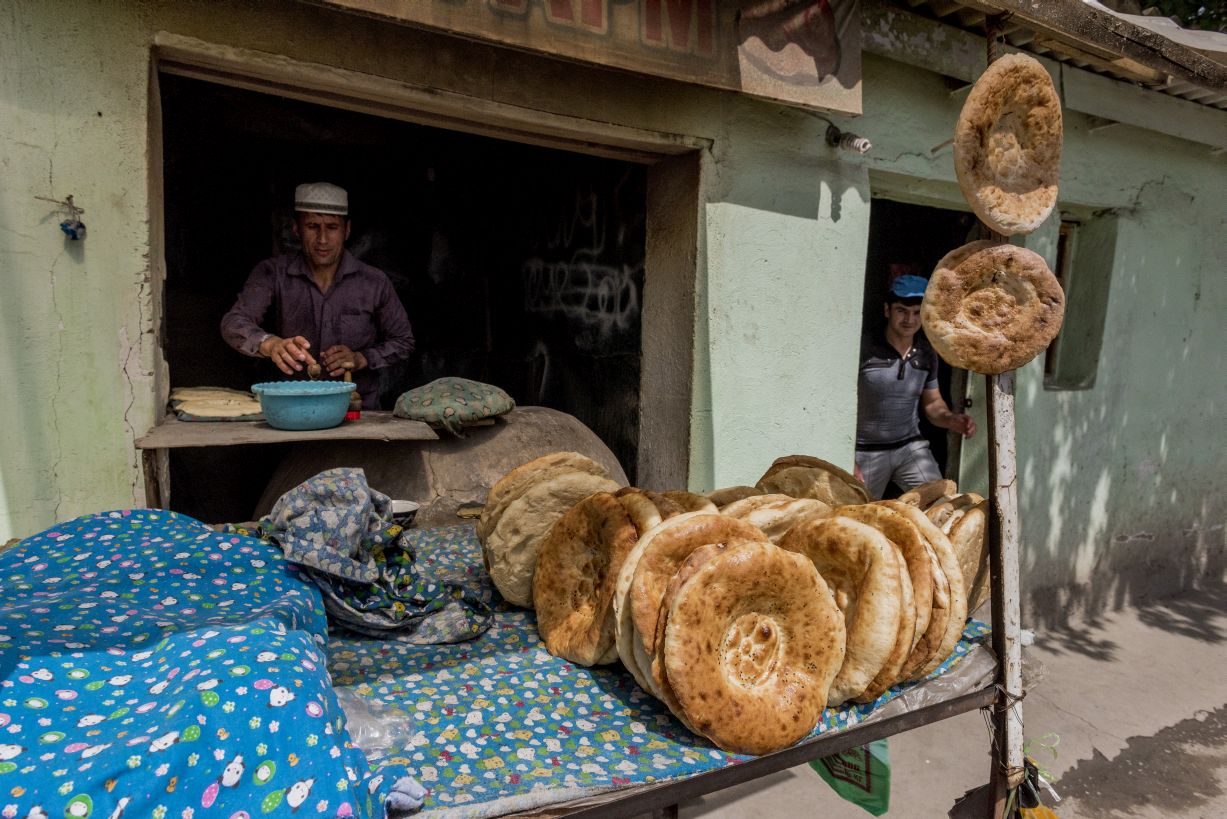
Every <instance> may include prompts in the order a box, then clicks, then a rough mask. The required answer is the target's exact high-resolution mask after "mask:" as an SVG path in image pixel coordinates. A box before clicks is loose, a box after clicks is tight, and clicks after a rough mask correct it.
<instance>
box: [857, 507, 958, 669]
mask: <svg viewBox="0 0 1227 819" xmlns="http://www.w3.org/2000/svg"><path fill="white" fill-rule="evenodd" d="M879 503H881V505H883V506H885V507H887V508H888V509H893V510H895V511H896V512H899V513H901V514H903V515H904V516H905V517H907V519H908V520H910V521H911V522H912V523H913V524H914V525H915V526H916V529H917V530H918V531H919V532H920V536H921V537H922V538H924V539H925V541H926V542H927V543H928V544H929V546H930V547H931V548H932V549H933V554H934V555H936V556H937V561H938V565H939V566H941V571H942V574H944V575H945V576H946V582H947V584H948V585H949V595H950V602H949V609H948V614H947V620H946V629H945V633H944V634H943V635H942V638H941V641H940V642H939V643H938V646H937V650H936V651H934V653H933V656H931V657H929V659H928V660H927V661H926V662H925V663H924V664H923V665H921V666H920V668H918V669H917V670H916V671H915V672H913V673H912V674H910V675H909V676H908V679H909V680H921V679H924V678H925V677H927V676H928V675H929V673H930V672H932V671H933V670H934V669H936V668H937V667H938V666H939V665H941V664H942V663H943V662H945V660H946V658H947V657H949V656H950V654H951V652H953V651H954V647H955V645H957V644H958V642H959V638H961V637H962V636H963V627H964V626H965V625H967V595H966V592H965V591H964V588H963V572H962V571H961V570H960V569H959V561H958V557H957V556H956V555H955V553H954V547H953V546H951V545H950V540H949V538H947V537H946V535H945V534H943V533H942V530H941V529H938V528H937V527H936V526H934V525H933V523H932V521H930V520H929V519H928V518H927V517H925V514H924V512H921V511H920V510H919V509H917V508H916V507H914V506H908V505H907V504H906V503H899V502H898V501H879ZM935 605H936V604H935ZM904 672H905V673H906V672H907V669H906V668H905V669H904Z"/></svg>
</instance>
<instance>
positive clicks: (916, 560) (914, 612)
mask: <svg viewBox="0 0 1227 819" xmlns="http://www.w3.org/2000/svg"><path fill="white" fill-rule="evenodd" d="M780 546H781V547H782V548H784V549H788V550H790V551H795V552H798V553H800V554H802V555H804V556H806V557H807V558H809V559H810V561H812V562H813V564H814V567H815V568H816V569H817V570H818V573H819V574H820V575H822V577H823V578H824V579H825V580H826V582H827V583H828V584H829V585H830V586H831V588H832V589H833V590H834V593H835V600H836V602H837V604H838V605H839V608H840V610H841V611H842V612H843V615H844V622H845V628H846V635H847V643H846V647H845V648H846V650H845V657H844V662H843V665H842V666H841V668H840V670H839V673H838V674H837V675H836V677H835V680H834V682H833V683H832V685H831V690H830V695H829V703H830V704H831V705H838V704H840V703H843V702H846V701H848V700H855V701H857V702H872V701H873V700H874V699H876V698H877V697H878V696H879V695H881V694H882V693H883V692H884V691H886V689H888V688H890V687H891V686H892V685H895V684H897V683H901V682H906V681H911V680H920V679H923V678H924V677H925V676H927V675H928V674H929V673H930V672H932V671H933V670H934V669H935V668H937V667H938V666H939V665H941V663H942V662H943V661H944V660H945V659H946V658H947V657H949V656H950V653H951V652H952V651H953V650H954V646H955V644H956V643H957V642H958V640H959V637H960V636H961V635H962V632H963V625H964V623H965V621H966V619H967V600H966V596H965V594H964V592H963V576H962V572H961V571H960V568H959V563H958V559H957V557H956V555H955V553H954V548H953V547H952V546H951V544H950V541H949V539H948V538H947V537H946V536H945V535H944V534H943V533H942V531H941V530H940V529H939V528H937V527H936V526H935V525H934V524H933V523H932V522H931V521H930V520H929V519H928V518H927V517H925V515H924V513H923V512H921V511H920V510H919V509H917V508H916V507H914V506H910V505H908V504H905V503H900V502H898V501H881V502H879V503H875V504H856V505H848V506H841V507H839V508H837V509H835V510H834V513H833V514H832V515H830V516H826V517H814V518H810V519H809V520H806V521H803V522H802V523H800V524H798V525H796V526H794V527H793V528H792V529H791V530H789V531H788V532H787V533H786V534H785V535H784V537H783V538H782V539H781V540H780Z"/></svg>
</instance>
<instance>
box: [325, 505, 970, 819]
mask: <svg viewBox="0 0 1227 819" xmlns="http://www.w3.org/2000/svg"><path fill="white" fill-rule="evenodd" d="M411 546H412V549H413V550H414V551H415V553H416V554H417V555H418V562H419V565H420V566H421V567H422V569H423V571H427V572H429V573H430V574H431V575H432V576H434V577H436V578H438V579H439V580H442V581H445V582H449V583H454V584H457V585H465V586H468V587H469V588H470V589H471V592H472V593H473V594H475V595H478V596H480V597H481V598H482V599H484V600H487V601H490V602H492V603H495V604H497V605H498V608H497V610H496V612H495V616H494V625H493V626H492V627H491V629H490V630H489V631H488V632H486V633H485V634H484V635H482V637H481V638H480V639H478V640H474V641H471V642H467V643H457V644H454V645H447V646H430V647H426V646H410V645H404V644H399V643H386V642H385V643H374V642H370V641H361V640H351V639H347V638H344V637H334V638H333V639H332V640H330V641H329V643H328V669H329V671H330V672H331V673H332V677H333V683H334V684H335V685H337V686H344V687H346V688H347V689H348V690H349V691H352V692H354V693H355V694H357V695H359V696H362V697H365V698H367V699H368V700H369V701H370V702H371V703H372V704H373V705H374V706H375V708H374V709H373V710H380V711H384V712H398V711H399V712H402V713H403V712H408V713H409V714H411V715H412V716H411V717H410V718H409V725H408V726H407V729H406V733H405V736H406V741H405V742H404V743H403V747H400V748H393V749H390V750H389V751H387V752H386V753H384V754H382V755H381V756H379V757H378V758H374V759H372V762H373V763H374V764H375V765H376V766H377V767H378V766H379V765H383V764H388V765H407V766H408V767H409V768H410V770H411V771H413V773H414V775H415V776H416V777H417V778H418V780H419V781H420V782H421V783H422V784H423V785H425V786H426V788H428V789H429V791H430V792H429V794H428V795H427V797H426V802H425V805H424V807H423V814H422V815H423V816H431V815H436V814H438V815H446V816H448V817H456V819H459V818H460V817H485V816H495V815H499V814H502V813H505V812H509V811H516V810H527V809H529V808H531V807H535V806H539V805H543V804H550V803H554V802H559V801H563V800H566V799H571V798H576V797H579V796H584V795H590V794H594V793H601V792H605V791H611V790H616V789H618V788H624V787H629V786H631V785H640V784H645V783H651V782H663V781H667V780H671V779H678V778H681V777H686V776H690V775H693V774H698V773H702V772H705V771H710V770H713V769H716V768H720V767H724V766H727V765H731V764H736V763H739V762H742V761H745V760H747V759H749V758H750V757H746V756H741V755H738V754H730V753H726V752H724V751H721V750H720V749H718V748H716V747H714V746H713V745H712V744H711V743H710V742H708V741H707V740H706V739H704V738H701V737H697V736H695V735H694V734H692V733H690V731H688V730H687V729H686V728H685V727H683V726H682V725H681V724H680V723H679V722H678V721H677V719H676V718H675V717H674V716H673V715H672V714H671V713H670V712H669V710H668V708H666V707H665V706H664V705H663V704H662V703H660V702H659V701H657V700H656V699H654V698H653V697H652V696H650V695H648V694H646V693H644V692H643V691H642V690H641V689H640V688H639V687H638V686H637V685H636V684H635V681H634V679H633V678H632V677H631V675H630V674H629V673H628V672H627V671H626V670H625V669H623V667H622V666H621V664H618V663H615V664H613V665H607V666H599V667H596V668H583V667H580V666H575V665H572V664H571V663H568V662H566V661H565V660H562V659H559V658H557V657H554V656H552V655H550V654H549V653H548V652H547V651H546V650H545V646H544V644H542V642H541V640H540V638H539V637H538V635H537V626H536V620H535V616H534V614H533V613H532V612H528V611H524V610H521V609H516V608H512V607H510V606H508V605H507V604H506V603H501V602H499V599H498V597H497V595H496V592H495V591H494V588H493V586H492V584H491V583H490V579H489V576H488V575H487V574H486V572H485V571H484V569H483V568H482V562H481V547H480V545H479V544H478V542H477V538H476V535H475V532H474V529H473V527H472V526H471V525H465V526H455V527H449V528H444V529H432V530H419V531H415V532H413V533H412V534H411ZM987 634H988V628H987V627H986V626H985V625H984V624H982V623H978V622H976V621H971V622H970V623H968V625H967V628H966V630H965V631H964V634H963V639H962V641H960V643H959V644H958V646H957V647H956V648H955V651H954V654H953V655H952V656H951V657H950V658H949V659H948V660H946V662H945V663H943V664H942V666H941V667H940V668H939V669H937V671H935V672H934V673H933V675H932V676H937V675H940V674H944V673H946V672H947V671H949V670H950V669H951V668H953V667H954V666H955V665H956V664H957V663H958V662H959V661H960V660H961V659H962V658H963V657H964V656H965V655H966V654H967V652H968V651H969V650H970V649H971V648H972V647H973V645H975V643H977V642H979V641H982V640H983V639H984V638H985V636H986V635H987ZM913 685H914V684H909V685H907V686H898V687H895V688H892V689H890V690H889V691H887V692H886V693H885V694H883V695H882V696H881V697H879V698H878V699H877V700H876V701H875V702H873V703H870V704H867V705H856V704H853V703H849V704H848V705H845V706H841V707H839V708H828V709H827V710H826V711H825V712H824V713H823V715H822V719H821V721H820V722H819V724H818V726H817V727H816V728H815V729H814V733H813V735H812V736H817V735H819V734H823V733H826V732H828V731H834V730H840V729H843V728H849V727H852V726H854V725H856V724H858V723H860V722H861V720H863V719H864V718H866V717H867V716H868V715H869V714H870V713H872V712H873V711H874V710H875V709H876V708H878V707H879V706H881V705H883V704H884V703H886V702H888V701H890V700H892V699H894V698H895V697H897V696H898V695H899V694H900V693H902V692H903V691H905V690H907V689H909V688H911V687H912V686H913Z"/></svg>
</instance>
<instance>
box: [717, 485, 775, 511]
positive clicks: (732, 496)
mask: <svg viewBox="0 0 1227 819" xmlns="http://www.w3.org/2000/svg"><path fill="white" fill-rule="evenodd" d="M761 494H763V490H761V489H759V488H758V487H757V486H727V487H725V488H724V489H713V490H712V491H710V492H708V493H707V499H708V500H710V501H711V502H712V503H714V504H716V506H717V507H718V508H723V507H725V506H728V505H729V504H730V503H732V502H733V501H739V500H741V499H742V498H748V497H750V496H751V495H761Z"/></svg>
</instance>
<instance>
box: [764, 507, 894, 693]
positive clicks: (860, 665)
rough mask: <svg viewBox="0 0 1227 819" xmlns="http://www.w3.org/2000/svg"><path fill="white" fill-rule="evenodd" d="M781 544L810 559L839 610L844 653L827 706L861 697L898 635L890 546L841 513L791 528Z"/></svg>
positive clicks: (869, 528)
mask: <svg viewBox="0 0 1227 819" xmlns="http://www.w3.org/2000/svg"><path fill="white" fill-rule="evenodd" d="M780 547H781V548H784V549H788V550H790V551H794V552H799V553H800V554H803V555H805V556H806V557H808V558H809V559H810V560H811V561H812V562H813V564H814V567H815V568H816V569H817V570H818V573H819V574H820V575H822V579H823V580H825V581H826V582H827V584H828V585H829V586H830V587H831V590H832V591H833V592H834V593H835V602H836V604H838V605H839V609H840V611H842V612H843V613H844V623H845V627H846V629H847V637H848V645H847V653H846V654H845V655H844V664H843V666H842V667H841V668H840V669H839V673H838V674H837V675H836V676H835V680H834V682H832V683H831V692H830V695H829V697H828V702H829V704H830V705H840V704H841V703H843V702H846V701H847V700H850V699H852V698H853V697H857V696H860V695H861V694H863V693H864V692H865V690H866V689H867V688H868V687H869V685H870V684H871V683H872V682H873V681H874V679H875V678H876V677H877V675H878V672H880V671H881V670H882V668H883V666H885V665H886V663H887V661H888V660H889V659H890V657H891V653H892V652H893V651H894V649H895V644H896V642H897V639H898V635H899V624H900V619H901V617H902V616H903V593H902V587H901V584H902V582H903V578H902V577H901V576H900V573H899V566H900V563H899V559H898V557H897V553H896V551H895V547H894V546H892V545H891V542H890V541H889V540H887V539H886V537H885V536H884V535H883V534H882V533H881V532H879V531H878V530H877V529H874V528H873V527H872V526H867V525H866V524H864V523H860V522H859V521H855V520H852V519H851V518H843V517H830V518H820V519H817V520H807V521H805V522H804V523H802V524H800V525H798V526H794V527H793V528H792V530H791V531H789V533H788V534H787V535H785V536H784V538H783V539H782V540H781V541H780ZM914 616H915V615H914V614H913V617H914Z"/></svg>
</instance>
